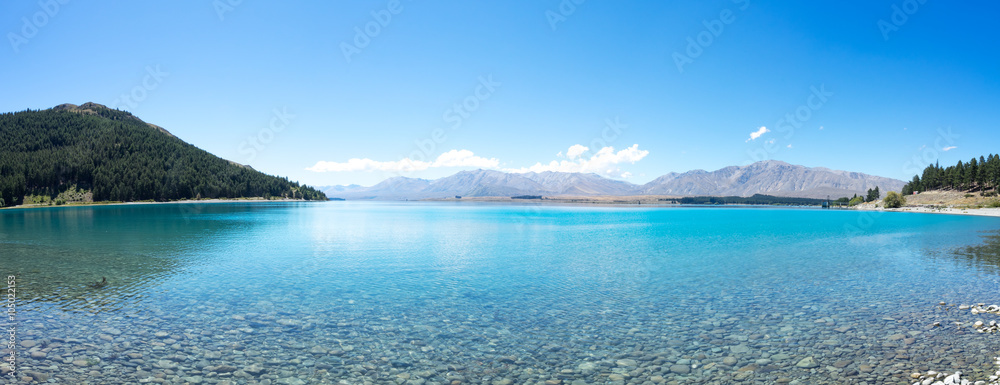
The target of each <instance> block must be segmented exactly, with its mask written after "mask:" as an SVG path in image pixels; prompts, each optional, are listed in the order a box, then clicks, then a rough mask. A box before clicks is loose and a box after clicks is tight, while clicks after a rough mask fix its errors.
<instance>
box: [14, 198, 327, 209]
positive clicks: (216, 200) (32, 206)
mask: <svg viewBox="0 0 1000 385" xmlns="http://www.w3.org/2000/svg"><path fill="white" fill-rule="evenodd" d="M226 202H229V203H233V202H329V200H325V201H309V200H305V199H264V198H232V199H219V198H211V199H181V200H176V201H166V202H156V201H153V202H150V201H138V202H119V201H101V202H73V203H66V204H64V205H47V204H46V205H43V204H29V205H18V206H10V207H0V210H12V209H37V208H46V207H81V206H120V205H159V204H178V203H226Z"/></svg>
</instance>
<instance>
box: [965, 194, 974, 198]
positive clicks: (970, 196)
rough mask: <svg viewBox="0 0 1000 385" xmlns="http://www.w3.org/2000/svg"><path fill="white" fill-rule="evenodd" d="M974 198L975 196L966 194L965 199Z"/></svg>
mask: <svg viewBox="0 0 1000 385" xmlns="http://www.w3.org/2000/svg"><path fill="white" fill-rule="evenodd" d="M974 196H975V195H973V194H965V197H966V198H972V197H974Z"/></svg>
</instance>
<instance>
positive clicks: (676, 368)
mask: <svg viewBox="0 0 1000 385" xmlns="http://www.w3.org/2000/svg"><path fill="white" fill-rule="evenodd" d="M670 371H671V372H674V373H677V374H688V373H691V367H690V366H687V365H670Z"/></svg>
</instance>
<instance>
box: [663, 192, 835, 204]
mask: <svg viewBox="0 0 1000 385" xmlns="http://www.w3.org/2000/svg"><path fill="white" fill-rule="evenodd" d="M843 199H846V198H843ZM823 202H826V199H813V198H792V197H776V196H772V195H763V194H754V195H753V196H750V197H735V196H732V197H711V196H700V197H683V198H680V199H677V203H680V204H682V205H791V206H819V205H822V204H823Z"/></svg>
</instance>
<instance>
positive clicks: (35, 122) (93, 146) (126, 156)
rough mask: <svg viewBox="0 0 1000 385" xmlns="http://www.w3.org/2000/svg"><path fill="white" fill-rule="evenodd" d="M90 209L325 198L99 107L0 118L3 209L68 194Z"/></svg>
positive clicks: (28, 112) (65, 107) (0, 200)
mask: <svg viewBox="0 0 1000 385" xmlns="http://www.w3.org/2000/svg"><path fill="white" fill-rule="evenodd" d="M73 186H76V188H79V189H83V190H89V191H90V192H92V193H93V197H92V198H93V199H92V200H93V201H95V202H98V201H122V202H129V201H144V200H154V201H170V200H178V199H201V198H249V197H264V198H272V197H274V198H279V197H280V198H299V199H307V200H326V195H325V194H323V193H322V192H320V191H317V190H315V189H313V188H311V187H308V186H304V185H299V184H298V183H297V182H292V181H289V180H288V178H279V177H276V176H271V175H266V174H264V173H261V172H259V171H256V170H253V169H252V168H249V167H246V166H242V165H239V164H236V163H233V162H230V161H227V160H225V159H222V158H219V157H216V156H215V155H212V154H210V153H208V152H206V151H204V150H201V149H199V148H197V147H195V146H193V145H191V144H188V143H186V142H184V141H182V140H180V139H178V138H176V137H174V136H173V135H171V134H170V133H168V132H167V131H166V130H163V129H162V128H160V127H157V126H154V125H150V124H147V123H145V122H143V121H142V120H140V119H139V118H136V117H135V116H133V115H132V114H130V113H128V112H124V111H119V110H112V109H108V108H107V107H104V106H101V105H99V104H93V103H87V104H84V105H82V106H79V107H77V106H74V105H61V106H59V107H56V108H52V109H48V110H41V111H39V110H26V111H21V112H16V113H4V114H0V206H13V205H19V204H22V203H23V199H24V197H25V196H26V195H44V196H49V197H53V198H54V197H55V196H56V195H57V194H59V193H61V192H63V191H66V190H67V189H70V188H73Z"/></svg>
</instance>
